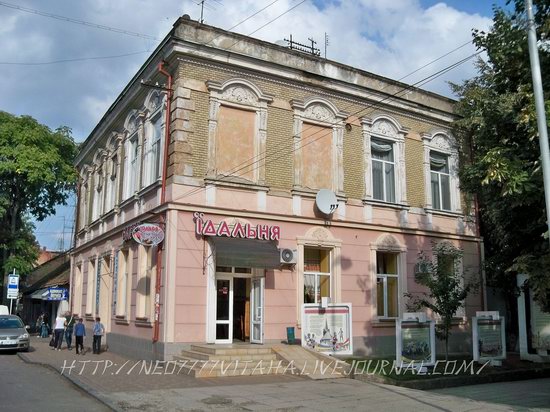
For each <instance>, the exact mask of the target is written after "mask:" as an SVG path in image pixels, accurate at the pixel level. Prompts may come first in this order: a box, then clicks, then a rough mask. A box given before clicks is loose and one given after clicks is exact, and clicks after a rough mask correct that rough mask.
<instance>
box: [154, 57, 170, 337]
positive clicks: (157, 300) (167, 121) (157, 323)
mask: <svg viewBox="0 0 550 412" xmlns="http://www.w3.org/2000/svg"><path fill="white" fill-rule="evenodd" d="M165 64H166V63H165V62H164V60H163V61H161V62H160V63H159V66H158V70H159V73H161V74H163V75H164V76H166V77H167V79H168V85H167V88H166V89H165V90H166V118H165V121H164V156H163V164H164V166H163V168H162V186H161V191H160V205H159V206H162V205H163V204H164V203H165V201H166V175H167V172H168V145H169V144H170V111H171V101H172V75H171V74H170V73H169V72H167V71H166V70H165V69H164V65H165ZM165 222H166V216H165V215H162V214H161V215H160V223H161V224H162V223H165ZM164 230H165V231H166V226H165V228H164ZM165 242H166V240H165V241H164V242H162V244H160V245H159V246H158V249H157V279H156V282H155V324H154V328H153V343H155V342H158V340H159V333H160V281H161V274H162V268H161V265H162V250H163V248H164V243H165Z"/></svg>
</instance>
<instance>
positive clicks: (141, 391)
mask: <svg viewBox="0 0 550 412" xmlns="http://www.w3.org/2000/svg"><path fill="white" fill-rule="evenodd" d="M48 342H49V340H48V339H44V340H43V341H41V340H40V339H37V338H33V340H32V346H33V350H32V351H31V352H28V353H20V354H19V356H20V357H21V358H22V359H23V360H26V361H27V362H32V363H40V364H43V365H46V366H47V367H50V368H53V369H55V370H57V371H58V372H59V373H62V374H63V376H65V377H66V378H67V379H69V380H71V381H72V382H73V383H74V384H76V385H77V386H79V387H80V388H82V389H84V390H85V391H87V392H88V393H90V394H91V395H92V396H94V397H95V398H97V399H98V400H100V401H102V402H103V403H104V404H106V405H107V406H109V407H110V408H112V409H113V410H117V411H127V410H140V411H142V412H147V411H157V410H168V411H190V410H192V411H281V412H282V411H295V410H300V411H334V410H347V411H365V410H375V409H377V410H382V411H388V410H390V411H395V410H398V411H400V412H405V411H418V410H422V411H439V412H441V411H445V412H447V411H510V410H518V409H519V410H528V409H527V408H526V407H528V406H531V407H533V406H535V405H534V404H528V403H527V404H523V403H522V397H523V399H525V398H526V397H528V393H529V391H530V389H529V386H528V385H530V382H531V381H524V382H522V383H517V384H516V385H518V386H516V387H515V389H516V390H515V393H516V394H517V395H518V398H517V402H514V403H512V404H510V403H508V404H506V403H501V402H498V398H497V397H496V394H498V393H499V392H502V390H501V389H500V388H499V386H498V385H500V384H492V385H484V386H485V388H484V392H485V393H490V394H495V399H494V401H493V402H491V403H488V402H482V401H478V400H472V399H468V398H467V397H462V395H461V394H460V392H458V393H457V392H455V393H454V395H458V396H450V395H448V394H441V393H434V392H426V391H420V390H414V389H408V388H401V387H395V386H391V385H383V384H376V383H365V382H360V381H357V380H353V379H327V380H324V381H313V380H309V379H305V378H301V377H298V376H292V375H276V376H235V377H225V378H206V379H195V378H193V377H191V376H188V375H186V374H178V373H177V369H176V370H175V371H173V372H172V373H169V372H170V370H169V369H170V368H169V367H168V366H167V367H166V368H164V369H163V368H161V367H157V368H155V364H154V362H153V364H152V366H151V365H150V364H149V363H144V362H143V361H135V360H129V359H125V358H123V357H121V356H119V355H115V354H113V353H109V352H106V353H102V354H101V355H93V354H91V353H87V354H86V355H84V356H81V355H76V353H75V352H74V350H73V351H68V350H67V349H63V350H62V351H53V350H50V348H49V346H48ZM144 364H145V365H146V366H145V367H144V366H143V365H144ZM544 381H546V380H539V382H538V385H539V387H545V385H546V382H544ZM547 381H548V382H550V380H547ZM533 382H534V381H533ZM526 385H527V386H526ZM457 389H460V388H457ZM520 395H521V396H520ZM544 396H545V395H544V394H542V397H539V402H542V403H539V404H538V406H539V407H540V406H543V407H546V406H547V405H546V403H545V402H546V398H545V397H544ZM548 400H549V402H548V403H549V404H550V396H548ZM538 410H544V409H538Z"/></svg>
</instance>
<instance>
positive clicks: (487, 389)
mask: <svg viewBox="0 0 550 412" xmlns="http://www.w3.org/2000/svg"><path fill="white" fill-rule="evenodd" d="M432 392H434V393H439V394H443V395H453V396H459V397H461V398H468V399H474V400H477V401H484V402H491V403H493V404H497V405H506V406H509V407H510V408H513V409H514V410H527V409H530V408H531V409H537V410H547V411H549V410H550V378H549V379H533V380H529V381H518V382H502V383H488V384H485V385H472V386H461V387H458V388H447V389H438V390H434V391H432Z"/></svg>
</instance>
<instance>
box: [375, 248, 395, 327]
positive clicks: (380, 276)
mask: <svg viewBox="0 0 550 412" xmlns="http://www.w3.org/2000/svg"><path fill="white" fill-rule="evenodd" d="M398 256H399V254H398V253H391V252H380V251H377V252H376V314H377V316H378V317H380V318H397V317H398V316H399V272H398V263H397V262H398Z"/></svg>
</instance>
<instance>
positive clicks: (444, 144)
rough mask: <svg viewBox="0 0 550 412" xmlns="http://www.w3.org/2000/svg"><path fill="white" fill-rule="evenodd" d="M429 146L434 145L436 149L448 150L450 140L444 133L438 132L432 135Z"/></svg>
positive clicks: (449, 148)
mask: <svg viewBox="0 0 550 412" xmlns="http://www.w3.org/2000/svg"><path fill="white" fill-rule="evenodd" d="M431 146H432V147H435V148H437V149H441V150H443V151H445V152H449V151H451V149H452V146H451V142H450V141H449V138H448V137H447V136H445V135H442V134H438V135H436V136H434V138H433V139H432V142H431Z"/></svg>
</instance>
